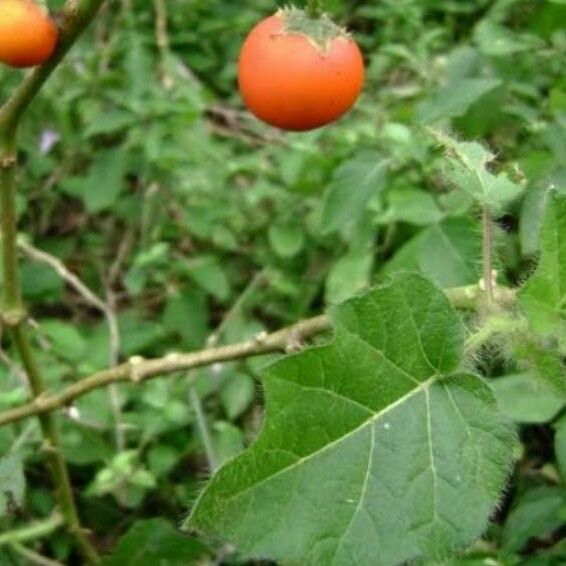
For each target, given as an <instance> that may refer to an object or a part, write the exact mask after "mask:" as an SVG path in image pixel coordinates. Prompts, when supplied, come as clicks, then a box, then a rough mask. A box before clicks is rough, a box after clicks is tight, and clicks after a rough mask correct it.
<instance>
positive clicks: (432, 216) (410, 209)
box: [378, 189, 442, 226]
mask: <svg viewBox="0 0 566 566" xmlns="http://www.w3.org/2000/svg"><path fill="white" fill-rule="evenodd" d="M387 201H388V205H389V206H388V207H387V208H386V210H385V211H384V212H383V213H381V214H380V215H379V216H378V221H379V222H380V224H393V223H395V222H407V223H408V224H415V225H417V226H427V225H429V224H436V223H437V222H440V220H441V219H442V211H441V210H440V209H439V208H438V205H437V204H436V201H435V200H434V198H433V197H432V195H431V194H429V193H427V192H426V191H421V190H415V189H402V190H397V191H393V192H391V194H389V195H388V197H387Z"/></svg>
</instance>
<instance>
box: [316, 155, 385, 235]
mask: <svg viewBox="0 0 566 566" xmlns="http://www.w3.org/2000/svg"><path fill="white" fill-rule="evenodd" d="M388 167H389V162H388V160H386V159H385V158H384V157H383V156H382V155H381V154H379V153H376V152H373V151H365V152H362V153H359V154H358V155H357V156H356V157H354V158H352V159H350V160H349V161H346V162H345V163H343V164H342V165H341V166H340V167H339V168H338V169H337V170H336V171H335V172H334V176H333V178H332V181H331V183H330V186H329V187H328V190H327V192H326V196H325V198H324V205H323V210H322V220H321V230H322V232H323V234H328V233H330V232H334V231H336V230H340V229H341V228H342V227H344V226H346V225H348V224H350V223H354V222H356V221H357V220H358V219H359V218H360V216H361V215H362V213H363V211H364V209H365V207H366V205H367V204H368V202H369V201H370V199H371V198H372V197H375V196H376V195H378V194H379V193H380V192H381V191H382V190H383V189H384V188H385V180H386V175H387V170H388Z"/></svg>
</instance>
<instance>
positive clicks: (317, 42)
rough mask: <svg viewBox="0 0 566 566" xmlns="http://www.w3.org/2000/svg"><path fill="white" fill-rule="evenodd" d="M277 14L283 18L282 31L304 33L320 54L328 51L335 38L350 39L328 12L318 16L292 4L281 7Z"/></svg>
mask: <svg viewBox="0 0 566 566" xmlns="http://www.w3.org/2000/svg"><path fill="white" fill-rule="evenodd" d="M277 15H278V16H279V17H280V18H281V19H282V20H283V33H286V34H297V35H304V36H306V37H307V38H308V40H309V41H310V42H311V43H312V44H313V46H314V47H315V48H316V49H317V50H318V51H319V52H321V53H322V54H326V53H328V51H329V49H330V45H331V43H332V42H333V41H334V40H335V39H350V34H349V33H348V32H347V31H346V30H345V29H344V28H342V27H340V26H339V25H337V24H335V23H334V22H333V21H332V20H331V19H330V17H329V16H328V14H322V15H321V16H320V17H318V18H313V17H312V16H309V15H308V14H307V12H305V11H304V10H301V9H299V8H295V7H294V6H288V7H285V8H281V9H280V10H278V11H277Z"/></svg>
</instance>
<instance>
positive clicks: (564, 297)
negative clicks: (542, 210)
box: [519, 195, 566, 347]
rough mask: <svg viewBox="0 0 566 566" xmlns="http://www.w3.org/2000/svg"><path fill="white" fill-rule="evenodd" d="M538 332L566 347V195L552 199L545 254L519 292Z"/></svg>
mask: <svg viewBox="0 0 566 566" xmlns="http://www.w3.org/2000/svg"><path fill="white" fill-rule="evenodd" d="M519 300H520V304H521V306H522V308H523V310H524V311H525V313H526V315H527V316H528V318H529V321H530V323H531V325H532V327H533V329H534V330H535V331H536V332H539V333H541V334H544V335H555V336H557V337H558V338H559V340H560V341H561V343H562V345H563V347H565V346H566V197H564V196H558V195H555V196H554V197H553V198H552V199H551V200H550V202H549V207H548V210H547V213H546V218H545V222H544V224H543V228H542V236H541V257H540V262H539V265H538V268H537V270H536V272H535V273H534V275H533V276H532V277H531V279H529V281H528V282H527V283H526V285H525V286H524V287H523V289H522V291H521V293H520V295H519Z"/></svg>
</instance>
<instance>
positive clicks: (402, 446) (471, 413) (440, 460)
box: [186, 274, 514, 566]
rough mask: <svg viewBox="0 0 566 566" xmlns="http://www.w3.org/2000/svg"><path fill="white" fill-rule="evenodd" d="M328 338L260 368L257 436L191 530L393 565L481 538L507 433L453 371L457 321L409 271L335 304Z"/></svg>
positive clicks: (465, 378) (243, 544)
mask: <svg viewBox="0 0 566 566" xmlns="http://www.w3.org/2000/svg"><path fill="white" fill-rule="evenodd" d="M332 319H333V322H334V326H335V339H334V341H333V342H332V343H331V344H328V345H325V346H321V347H316V348H312V349H309V350H306V351H304V352H302V353H300V354H298V355H295V356H290V357H287V358H285V359H282V360H281V361H279V362H277V363H275V364H274V365H273V366H271V368H270V369H269V370H268V371H267V372H266V374H265V376H264V386H265V392H266V396H267V407H266V417H265V423H264V426H263V429H262V431H261V434H260V436H259V438H258V439H257V441H256V442H255V443H254V444H253V445H252V446H251V447H250V448H249V449H248V450H247V451H246V452H245V453H243V454H242V455H240V456H239V457H237V458H235V459H234V460H232V461H231V462H229V463H228V464H227V465H225V466H224V467H223V468H221V470H220V471H219V472H218V473H217V474H216V475H215V476H214V478H213V479H212V481H211V482H210V484H209V485H208V487H207V488H206V489H205V491H204V492H203V493H202V495H201V497H200V498H199V499H198V501H197V503H196V505H195V507H194V509H193V511H192V513H191V515H190V517H189V518H188V520H187V522H186V526H187V527H190V528H194V529H200V530H203V531H205V532H206V533H208V534H211V535H215V536H217V537H219V538H221V539H224V540H227V541H229V542H231V543H233V544H235V545H236V547H237V548H238V550H239V551H241V552H242V553H243V554H244V555H245V556H249V557H262V558H270V559H274V560H281V561H282V562H285V563H300V564H325V565H326V564H334V565H348V566H351V565H357V564H359V565H364V566H365V565H368V564H376V565H378V564H398V563H401V562H404V561H407V560H411V559H414V558H418V557H420V556H434V557H440V556H444V555H446V554H448V553H449V552H451V551H452V550H453V549H455V548H458V547H463V546H465V545H467V544H469V543H470V542H472V541H473V540H474V539H475V538H476V537H478V536H479V535H480V534H481V532H482V531H483V529H484V528H485V526H486V524H487V520H488V517H489V513H490V511H491V509H492V508H493V506H494V504H495V503H496V501H497V498H498V496H499V493H500V491H501V489H502V487H503V485H504V482H505V479H506V476H507V472H508V467H509V464H510V462H511V452H512V448H513V445H514V434H513V432H512V429H511V428H510V427H509V425H508V424H507V422H506V421H505V420H504V419H503V418H502V417H501V415H500V413H499V412H498V410H497V407H496V403H495V401H494V397H493V395H492V392H491V390H490V389H489V387H488V386H487V385H486V384H485V383H484V381H483V380H482V379H480V378H479V377H477V376H475V375H472V374H469V373H466V372H464V371H462V369H461V367H460V366H461V356H462V348H463V338H464V329H463V326H462V323H461V321H460V319H459V317H458V315H457V313H456V312H455V311H454V310H453V309H452V307H451V306H450V304H449V303H448V301H447V299H446V298H445V296H444V295H443V293H442V292H440V291H439V290H438V289H436V288H435V287H434V286H433V285H432V284H431V283H429V282H428V281H427V280H425V279H424V278H422V277H420V276H418V275H406V274H405V275H403V276H397V277H395V278H394V279H393V280H392V281H391V282H390V283H389V284H388V285H386V286H383V287H381V288H378V289H375V290H373V291H370V292H368V293H366V294H365V295H363V296H360V297H358V298H354V299H352V300H350V301H348V302H346V303H344V304H343V305H341V306H339V307H337V308H336V309H335V310H334V311H333V312H332Z"/></svg>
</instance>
